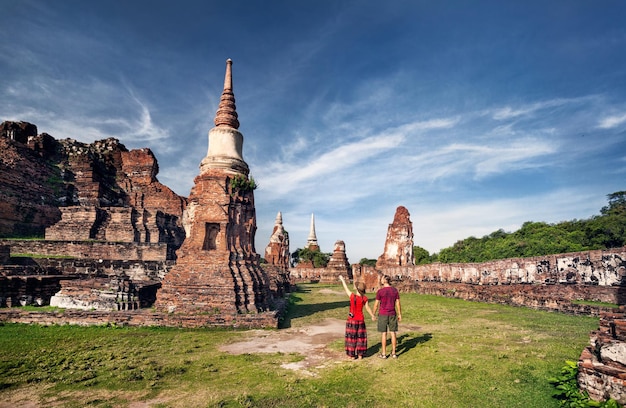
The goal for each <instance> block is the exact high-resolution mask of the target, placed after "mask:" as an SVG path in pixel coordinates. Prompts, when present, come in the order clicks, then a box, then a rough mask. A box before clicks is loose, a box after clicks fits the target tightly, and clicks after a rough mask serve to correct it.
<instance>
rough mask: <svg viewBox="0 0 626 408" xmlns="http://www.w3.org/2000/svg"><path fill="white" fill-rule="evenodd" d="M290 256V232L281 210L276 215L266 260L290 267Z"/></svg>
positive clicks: (273, 263) (266, 250)
mask: <svg viewBox="0 0 626 408" xmlns="http://www.w3.org/2000/svg"><path fill="white" fill-rule="evenodd" d="M289 258H290V253H289V234H288V233H287V231H285V228H284V227H283V216H282V214H281V213H280V212H279V213H278V214H277V215H276V221H275V222H274V229H273V230H272V235H271V236H270V242H269V244H267V246H266V247H265V262H267V263H268V264H269V265H275V266H278V267H281V268H285V269H289V261H290V259H289Z"/></svg>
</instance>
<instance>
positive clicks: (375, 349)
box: [365, 333, 433, 357]
mask: <svg viewBox="0 0 626 408" xmlns="http://www.w3.org/2000/svg"><path fill="white" fill-rule="evenodd" d="M377 334H378V336H380V335H381V333H377ZM432 338H433V335H432V334H430V333H424V334H422V335H417V333H406V334H403V335H401V336H398V344H397V345H396V354H397V355H398V356H399V355H401V354H404V353H408V352H409V350H411V349H413V348H415V347H416V346H417V345H418V344H422V343H426V342H427V341H429V340H430V339H432ZM381 348H382V344H381V343H380V337H379V338H378V343H376V344H375V345H373V346H372V347H369V348H368V349H367V352H366V354H365V356H366V357H371V356H376V355H378V354H379V353H380V350H381ZM387 352H388V353H389V352H391V336H390V335H387Z"/></svg>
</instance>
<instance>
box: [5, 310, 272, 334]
mask: <svg viewBox="0 0 626 408" xmlns="http://www.w3.org/2000/svg"><path fill="white" fill-rule="evenodd" d="M279 313H280V312H279V311H277V310H275V311H269V312H261V313H249V314H240V313H234V314H229V313H213V314H211V313H203V314H172V313H155V312H152V311H150V310H148V309H140V310H132V311H117V312H101V311H84V310H69V309H68V310H64V311H60V312H27V311H23V310H19V309H15V308H13V309H0V322H12V323H25V324H40V325H64V324H70V325H77V326H103V325H114V326H168V327H183V328H203V327H204V328H215V327H223V328H233V329H253V328H273V329H276V328H278V316H279Z"/></svg>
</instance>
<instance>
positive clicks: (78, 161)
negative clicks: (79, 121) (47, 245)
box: [0, 122, 186, 255]
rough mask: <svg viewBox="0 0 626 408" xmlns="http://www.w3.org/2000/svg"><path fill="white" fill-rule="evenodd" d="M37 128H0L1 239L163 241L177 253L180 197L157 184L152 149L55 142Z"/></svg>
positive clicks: (111, 142) (181, 233)
mask: <svg viewBox="0 0 626 408" xmlns="http://www.w3.org/2000/svg"><path fill="white" fill-rule="evenodd" d="M36 129H37V128H36V126H34V125H31V124H27V123H24V122H4V123H2V125H0V236H27V235H39V236H41V235H43V234H44V231H45V233H46V238H47V239H51V240H68V241H71V240H85V239H97V240H109V241H124V242H153V243H154V242H166V243H169V244H170V245H171V246H172V248H173V249H172V251H171V253H170V254H171V255H173V253H174V251H175V250H176V249H177V248H178V247H180V245H181V243H182V241H183V240H184V237H185V234H184V229H183V226H182V214H183V210H184V209H185V206H186V199H185V198H184V197H180V196H178V195H176V194H175V193H174V192H173V191H172V190H170V189H169V188H167V187H166V186H164V185H162V184H161V183H160V182H159V181H158V180H157V179H156V174H157V173H158V164H157V162H156V159H155V157H154V155H153V154H152V152H151V151H150V149H137V150H131V151H128V150H127V149H126V147H125V146H124V145H122V144H121V143H120V142H119V141H118V140H117V139H114V138H109V139H104V140H99V141H95V142H93V143H91V144H85V143H80V142H77V141H75V140H72V139H63V140H58V141H57V140H55V139H54V138H53V137H52V136H50V135H47V134H45V133H44V134H41V135H38V136H37V135H32V132H33V131H34V132H36Z"/></svg>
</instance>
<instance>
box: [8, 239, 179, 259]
mask: <svg viewBox="0 0 626 408" xmlns="http://www.w3.org/2000/svg"><path fill="white" fill-rule="evenodd" d="M0 244H1V245H7V246H9V247H10V248H11V253H13V254H30V255H38V256H50V257H54V256H59V255H63V256H67V257H73V258H79V259H94V260H126V261H133V260H139V261H165V260H168V259H170V257H169V256H168V251H170V249H171V248H169V246H168V244H166V243H143V242H142V243H135V242H98V241H49V240H2V239H0Z"/></svg>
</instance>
